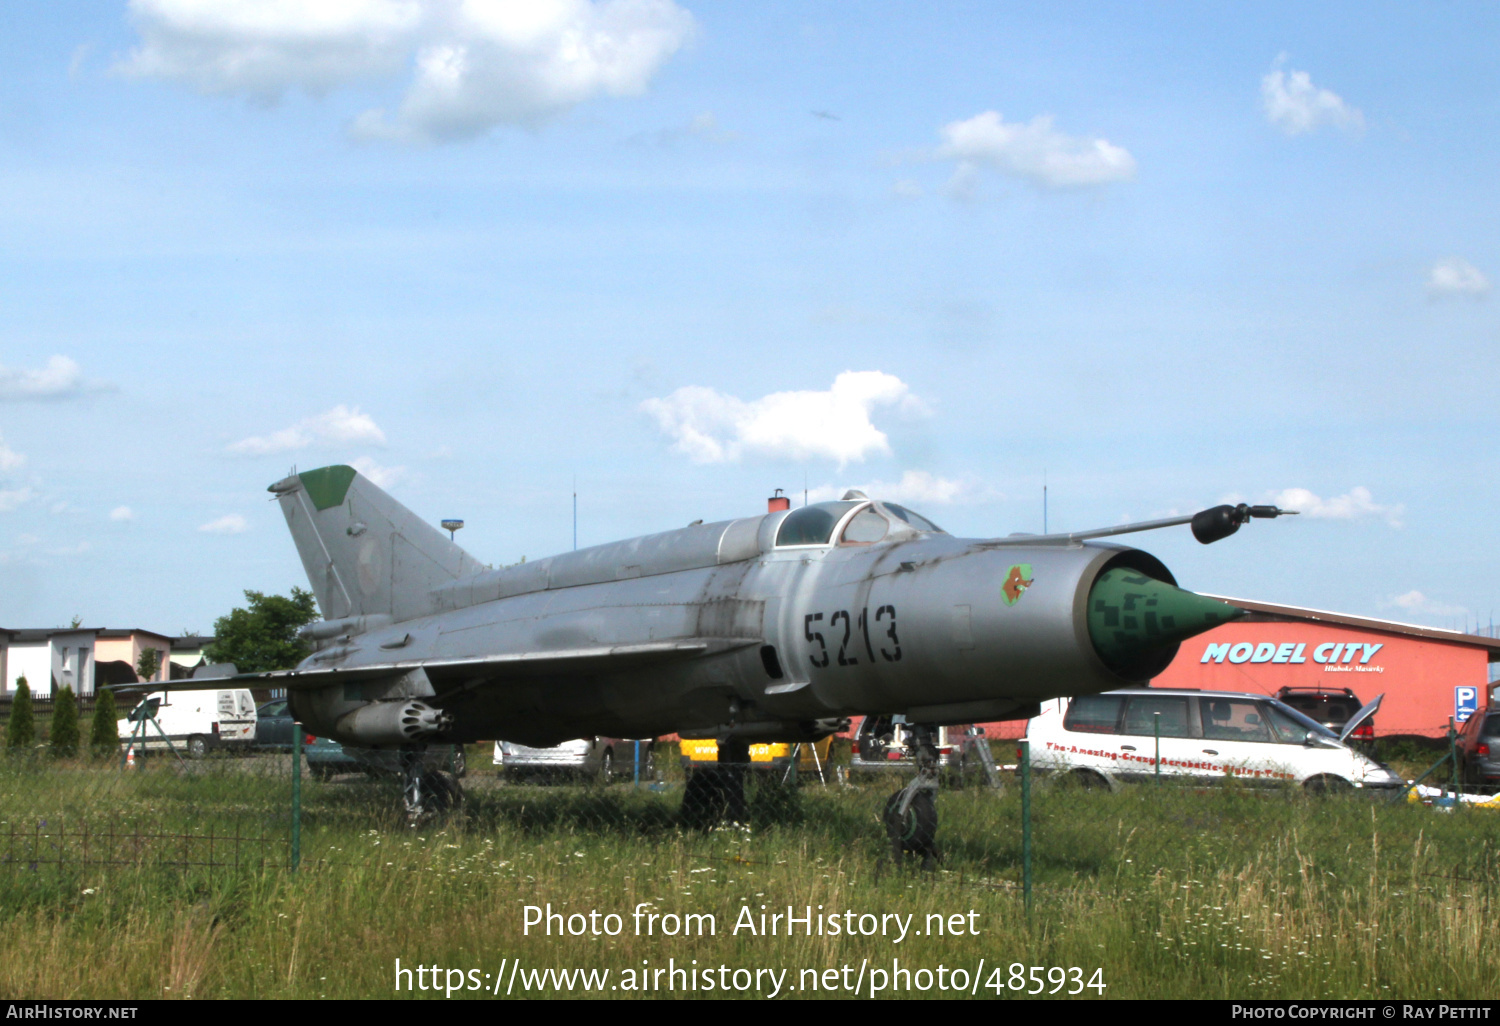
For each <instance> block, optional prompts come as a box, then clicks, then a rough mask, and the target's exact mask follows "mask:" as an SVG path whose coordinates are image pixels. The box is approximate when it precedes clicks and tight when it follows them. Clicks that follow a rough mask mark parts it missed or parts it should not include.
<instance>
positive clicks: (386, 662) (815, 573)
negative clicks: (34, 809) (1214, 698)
mask: <svg viewBox="0 0 1500 1026" xmlns="http://www.w3.org/2000/svg"><path fill="white" fill-rule="evenodd" d="M270 491H271V492H272V493H273V494H274V495H275V496H276V497H277V499H278V500H279V502H280V504H281V508H282V512H283V513H284V514H285V516H286V521H287V526H288V527H289V528H290V530H291V533H292V537H293V540H294V541H295V542H296V545H297V551H298V553H299V555H300V556H301V558H302V563H303V566H304V567H305V568H306V571H307V576H308V580H309V581H311V583H312V589H313V592H314V593H315V595H316V596H317V601H318V606H319V609H320V610H321V611H322V614H323V617H324V619H323V620H322V621H320V622H316V623H313V624H310V625H308V626H307V627H305V628H304V629H303V635H304V636H305V637H306V638H307V639H308V640H309V641H310V642H311V643H312V645H313V646H314V651H313V653H312V654H311V655H310V656H308V657H307V659H305V660H304V661H303V662H302V663H301V665H299V666H298V667H297V668H296V669H294V670H287V671H279V672H269V673H260V674H253V675H252V674H239V675H236V677H235V678H234V679H237V680H252V681H254V682H255V683H257V684H259V686H262V687H283V688H286V689H287V692H288V695H289V697H290V701H291V707H292V710H293V711H294V713H295V714H296V717H297V719H298V720H299V721H300V722H302V723H303V724H305V725H306V727H307V728H308V729H309V730H311V731H312V732H314V733H316V734H318V735H321V736H327V737H331V738H334V739H336V740H338V741H340V742H343V743H345V744H347V745H352V746H360V747H364V748H373V749H386V750H391V751H396V752H400V753H402V756H401V758H402V763H403V765H404V766H405V774H406V790H405V795H406V803H407V806H408V810H409V811H413V812H416V811H420V810H421V809H422V807H423V805H424V802H426V801H427V800H428V798H429V797H430V796H432V795H434V794H436V793H439V792H441V791H442V790H443V789H445V788H447V789H451V788H452V787H453V786H454V785H453V784H452V782H451V781H449V782H442V781H434V780H432V779H430V778H432V777H433V776H434V774H433V773H432V772H431V771H430V770H427V769H424V760H423V759H422V757H421V752H422V750H423V748H424V746H426V745H429V744H435V743H468V742H473V741H476V740H478V739H481V738H484V739H494V738H499V739H504V740H509V741H514V742H519V743H521V744H526V745H533V746H541V745H551V744H555V743H557V742H560V741H563V740H566V739H569V738H575V737H580V736H586V735H591V734H594V735H607V736H612V737H648V736H654V735H659V734H667V733H676V734H678V735H680V736H682V737H685V738H715V739H717V740H718V741H719V748H720V753H721V755H720V758H721V759H725V758H726V757H727V758H728V759H729V760H734V757H735V754H736V753H743V752H744V751H745V746H746V745H748V744H749V743H752V742H761V741H813V740H817V739H819V738H822V737H826V736H827V735H828V734H830V733H832V732H834V731H837V730H839V729H841V728H843V727H845V726H847V723H848V719H847V718H848V717H849V716H851V715H856V714H867V713H883V714H894V713H902V714H904V715H905V716H906V719H907V721H908V722H910V723H916V724H942V723H972V722H975V721H983V720H997V719H1007V718H1019V717H1024V716H1026V715H1027V714H1028V712H1029V711H1030V710H1033V709H1035V708H1036V707H1037V705H1038V703H1039V702H1041V701H1043V700H1045V699H1049V698H1054V697H1058V696H1063V695H1078V694H1087V693H1091V692H1098V691H1107V690H1109V689H1111V688H1118V687H1123V686H1127V685H1132V684H1139V683H1141V682H1143V681H1147V680H1149V679H1150V678H1151V677H1153V676H1155V675H1156V674H1157V673H1159V672H1160V671H1161V670H1163V669H1165V668H1166V666H1167V664H1168V663H1169V662H1170V661H1171V660H1172V657H1173V656H1174V655H1175V654H1176V651H1177V646H1178V643H1179V642H1181V641H1182V640H1183V639H1185V638H1187V637H1190V636H1191V635H1194V634H1197V633H1199V632H1201V631H1205V630H1208V629H1209V628H1211V627H1213V626H1215V625H1217V624H1220V623H1224V622H1225V621H1227V620H1230V619H1232V618H1234V617H1237V616H1239V615H1241V611H1240V610H1238V609H1236V608H1235V607H1233V606H1230V605H1227V604H1226V603H1223V602H1220V601H1217V600H1214V599H1209V598H1205V597H1202V596H1199V595H1196V594H1194V593H1192V592H1190V591H1185V590H1183V589H1181V588H1178V587H1177V586H1176V583H1175V580H1174V579H1173V577H1172V574H1171V573H1170V572H1169V571H1168V570H1167V568H1166V567H1165V566H1164V565H1162V563H1161V562H1160V561H1159V560H1157V559H1156V558H1155V557H1154V556H1151V555H1149V554H1147V553H1145V552H1142V551H1140V550H1138V549H1133V548H1128V547H1124V546H1120V545H1116V544H1111V543H1108V542H1100V541H1098V540H1096V539H1100V538H1105V537H1108V536H1113V535H1121V534H1126V533H1130V532H1135V531H1144V530H1150V529H1153V528H1159V527H1167V526H1172V525H1176V524H1191V526H1192V530H1193V532H1194V534H1195V535H1196V536H1197V537H1198V539H1199V540H1200V541H1202V542H1205V543H1207V542H1211V541H1216V540H1218V539H1220V538H1223V537H1226V536H1227V535H1229V534H1232V533H1234V532H1235V531H1236V530H1238V528H1239V527H1240V525H1241V524H1243V523H1245V522H1246V521H1247V520H1248V519H1250V518H1252V517H1274V516H1277V515H1279V514H1281V513H1283V512H1286V511H1283V510H1279V509H1277V508H1276V507H1274V506H1246V505H1243V504H1242V505H1238V506H1228V505H1224V506H1217V507H1214V508H1212V509H1207V510H1204V511H1203V512H1201V513H1198V514H1196V515H1193V516H1182V517H1173V518H1170V519H1165V520H1155V521H1149V522H1144V523H1135V524H1128V525H1123V526H1118V527H1113V528H1104V529H1100V530H1094V531H1082V532H1073V533H1067V534H1048V535H1012V536H1010V537H1005V538H992V539H966V538H954V537H952V536H951V535H949V534H948V533H947V532H945V531H943V530H942V529H941V528H939V527H938V526H937V525H936V524H934V523H932V521H930V520H928V519H926V518H925V517H923V516H921V515H920V514H918V513H916V512H913V511H912V510H909V509H907V508H905V507H903V506H900V505H897V504H895V503H892V502H884V501H881V500H879V499H878V498H877V499H871V498H869V497H867V496H865V495H864V494H862V493H860V492H857V491H851V492H849V493H848V494H846V495H845V496H844V497H843V499H842V500H840V501H838V502H819V503H814V504H811V505H804V506H802V507H800V508H797V509H791V508H786V507H787V503H786V501H785V500H784V499H782V500H779V501H778V500H772V502H771V505H772V506H773V507H775V506H781V507H782V508H780V509H775V508H773V510H772V511H771V512H767V513H762V514H759V515H756V516H747V517H743V518H741V519H738V520H727V521H722V522H720V523H713V524H702V523H698V524H693V525H691V526H689V527H684V528H680V529H678V530H674V531H665V532H663V533H661V534H652V535H647V536H645V537H640V538H632V539H630V540H628V541H620V542H614V543H611V544H607V545H596V546H593V547H591V548H585V549H580V550H577V551H574V552H566V553H563V554H561V555H557V556H552V557H550V558H547V559H540V560H535V561H532V562H526V563H521V564H518V565H515V566H506V567H500V568H497V569H490V568H488V567H486V566H485V565H484V564H482V563H480V562H479V561H478V560H476V559H474V558H473V557H472V556H470V555H469V554H468V553H467V552H465V551H464V550H463V549H462V548H460V547H459V546H458V545H456V544H454V542H453V541H452V540H451V538H450V537H449V536H447V535H445V534H444V533H443V532H441V531H439V530H438V529H437V527H435V526H434V525H432V524H429V523H428V522H426V521H424V520H423V519H421V518H419V517H418V516H416V515H415V514H414V513H412V512H411V511H410V510H408V509H406V508H405V507H403V506H402V505H401V504H399V503H398V502H396V501H395V500H394V499H392V498H391V497H390V496H389V495H387V494H386V493H385V492H384V491H382V490H381V489H380V488H378V487H376V486H375V485H374V484H372V483H371V482H370V481H369V480H368V479H366V478H365V477H363V476H361V475H360V474H359V473H358V472H356V471H355V470H354V469H353V468H352V467H348V466H331V467H323V468H321V469H318V470H309V471H304V472H302V473H299V474H293V475H292V476H290V477H287V478H285V479H284V480H281V481H278V482H276V483H275V484H273V485H271V487H270ZM192 683H193V682H190V681H184V682H179V685H178V686H182V685H187V686H191V685H192ZM216 683H217V684H219V685H220V686H222V683H223V680H222V679H221V680H219V681H217V682H216ZM199 686H202V685H201V684H200V685H199ZM428 761H429V762H430V760H428Z"/></svg>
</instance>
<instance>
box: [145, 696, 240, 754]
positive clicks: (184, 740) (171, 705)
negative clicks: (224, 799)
mask: <svg viewBox="0 0 1500 1026" xmlns="http://www.w3.org/2000/svg"><path fill="white" fill-rule="evenodd" d="M148 713H149V714H150V715H152V716H154V717H155V719H156V723H155V724H152V723H149V722H144V721H145V720H146V718H147V714H148ZM157 725H160V727H161V730H157V729H156V728H157ZM143 728H144V729H143ZM117 733H118V734H119V735H120V739H121V741H131V742H132V743H133V744H134V745H135V747H136V750H137V751H139V750H141V749H146V750H148V751H156V750H161V751H165V750H166V748H167V741H166V739H163V737H162V734H166V737H167V738H169V739H170V740H171V742H172V745H173V747H175V748H177V750H178V751H185V752H186V753H187V754H188V755H189V756H191V757H192V758H194V759H201V758H203V756H204V754H205V753H207V752H208V750H209V749H211V748H249V747H250V746H251V745H252V744H254V742H255V698H254V697H253V696H252V695H251V694H250V692H249V691H248V690H246V689H245V688H224V689H223V690H221V691H153V692H152V693H151V694H149V695H147V696H146V697H145V698H143V699H141V701H140V704H139V705H137V706H136V707H135V708H134V709H132V710H131V711H130V714H129V715H128V716H126V717H125V718H124V719H122V720H120V721H119V725H118V727H117Z"/></svg>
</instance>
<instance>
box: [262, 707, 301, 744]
mask: <svg viewBox="0 0 1500 1026" xmlns="http://www.w3.org/2000/svg"><path fill="white" fill-rule="evenodd" d="M295 726H296V722H295V721H294V720H293V719H292V712H291V709H290V708H288V706H287V700H286V699H284V698H278V699H275V700H274V701H270V702H267V703H266V704H265V705H262V706H260V707H259V708H257V709H256V710H255V748H256V749H257V750H259V751H263V752H289V751H291V750H292V728H293V727H295Z"/></svg>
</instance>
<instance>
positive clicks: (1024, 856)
mask: <svg viewBox="0 0 1500 1026" xmlns="http://www.w3.org/2000/svg"><path fill="white" fill-rule="evenodd" d="M1018 751H1019V753H1020V762H1021V766H1020V769H1021V898H1022V900H1023V901H1024V902H1025V905H1026V915H1027V917H1028V918H1029V917H1030V916H1031V742H1030V739H1029V738H1024V737H1023V738H1021V747H1020V749H1019V750H1018Z"/></svg>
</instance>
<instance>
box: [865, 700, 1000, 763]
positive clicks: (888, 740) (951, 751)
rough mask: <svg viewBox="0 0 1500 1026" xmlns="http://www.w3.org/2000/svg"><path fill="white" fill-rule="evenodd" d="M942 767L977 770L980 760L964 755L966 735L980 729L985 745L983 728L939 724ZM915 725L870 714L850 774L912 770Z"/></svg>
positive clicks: (938, 740)
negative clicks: (971, 759)
mask: <svg viewBox="0 0 1500 1026" xmlns="http://www.w3.org/2000/svg"><path fill="white" fill-rule="evenodd" d="M935 729H936V730H937V749H938V767H939V768H940V769H941V770H943V771H947V772H958V773H961V772H963V771H964V770H966V769H967V770H973V771H977V770H978V769H979V766H978V764H977V763H976V764H975V765H973V766H969V765H968V760H967V759H966V757H965V754H964V750H963V749H964V745H963V742H964V738H965V737H968V736H971V735H973V732H974V731H976V730H978V731H979V734H978V738H979V741H980V743H981V744H986V743H987V742H985V741H984V739H983V737H984V735H983V730H982V728H976V727H972V726H970V725H968V724H961V725H958V726H950V727H937V728H935ZM911 734H912V727H911V724H909V723H907V722H906V717H905V716H901V715H899V714H898V715H895V716H866V717H865V718H864V719H863V720H862V721H861V722H860V725H859V730H858V731H856V732H855V735H854V743H853V747H852V749H851V751H850V755H849V772H850V773H884V772H888V771H891V770H909V769H911V767H912V764H913V760H914V759H915V758H916V749H915V748H913V747H912V744H911Z"/></svg>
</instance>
